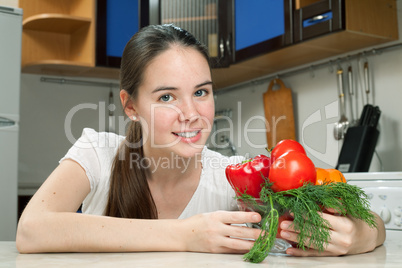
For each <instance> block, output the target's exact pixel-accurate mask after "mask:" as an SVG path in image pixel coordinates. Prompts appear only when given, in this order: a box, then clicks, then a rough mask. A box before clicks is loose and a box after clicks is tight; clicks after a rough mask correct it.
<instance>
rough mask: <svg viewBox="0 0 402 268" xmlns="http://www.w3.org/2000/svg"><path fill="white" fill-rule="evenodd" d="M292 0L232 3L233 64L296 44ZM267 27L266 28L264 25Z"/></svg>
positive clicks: (258, 0)
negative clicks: (294, 41)
mask: <svg viewBox="0 0 402 268" xmlns="http://www.w3.org/2000/svg"><path fill="white" fill-rule="evenodd" d="M292 3H293V2H292V0H253V1H249V0H233V1H232V5H233V6H234V8H233V11H234V13H233V15H232V14H230V16H229V17H232V20H233V21H234V23H233V28H232V30H231V32H233V33H234V36H233V39H234V41H233V48H232V50H233V51H235V53H234V55H233V56H234V57H233V62H241V61H243V60H246V59H249V58H252V57H255V56H258V55H261V54H266V53H269V52H272V51H274V50H277V49H281V48H283V47H285V46H288V45H290V44H292V43H293V32H292V29H293V27H292V16H293V15H292V14H293V8H292ZM264 25H265V26H264Z"/></svg>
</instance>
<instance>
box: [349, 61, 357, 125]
mask: <svg viewBox="0 0 402 268" xmlns="http://www.w3.org/2000/svg"><path fill="white" fill-rule="evenodd" d="M348 90H349V106H350V125H355V124H356V120H355V111H354V110H353V99H354V95H355V90H354V84H353V72H352V66H349V67H348Z"/></svg>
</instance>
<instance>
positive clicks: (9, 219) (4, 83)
mask: <svg viewBox="0 0 402 268" xmlns="http://www.w3.org/2000/svg"><path fill="white" fill-rule="evenodd" d="M21 38H22V9H19V8H14V7H5V6H0V241H12V240H15V234H16V229H17V217H18V212H17V211H18V132H19V126H18V123H19V110H20V76H21Z"/></svg>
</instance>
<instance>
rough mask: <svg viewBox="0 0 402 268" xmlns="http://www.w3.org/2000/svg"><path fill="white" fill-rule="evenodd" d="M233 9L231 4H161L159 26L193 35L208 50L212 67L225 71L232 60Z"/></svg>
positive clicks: (170, 0) (196, 0)
mask: <svg viewBox="0 0 402 268" xmlns="http://www.w3.org/2000/svg"><path fill="white" fill-rule="evenodd" d="M231 8H232V3H231V1H230V0H160V1H159V14H160V23H161V24H166V23H172V24H174V25H176V26H178V27H180V28H183V29H185V30H187V31H189V32H190V33H192V34H193V35H194V36H195V37H196V38H197V39H198V40H200V42H201V43H203V44H205V45H206V46H207V47H208V51H209V55H210V57H211V60H212V63H213V64H212V65H213V67H225V66H228V65H229V64H230V63H231V58H232V51H231V48H232V35H231V33H230V32H229V29H231V28H232V26H231V22H232V19H231V18H232V16H231V13H232V12H231Z"/></svg>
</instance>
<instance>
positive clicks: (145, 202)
mask: <svg viewBox="0 0 402 268" xmlns="http://www.w3.org/2000/svg"><path fill="white" fill-rule="evenodd" d="M173 44H178V45H181V46H184V47H192V48H194V49H196V50H198V51H199V52H200V53H201V54H202V55H203V56H204V57H205V59H206V60H207V61H208V63H209V57H208V52H207V49H206V47H205V46H203V45H202V44H201V43H200V42H199V41H198V40H197V39H196V38H194V36H193V35H191V34H190V33H189V32H187V31H185V30H183V29H181V28H178V27H176V26H174V25H171V24H169V25H151V26H147V27H144V28H142V29H141V30H140V31H139V32H138V33H136V34H135V35H134V36H133V37H132V38H131V39H130V40H129V41H128V43H127V45H126V47H125V48H124V51H123V55H122V60H121V68H120V89H121V90H126V91H127V92H128V93H129V94H130V95H131V98H132V99H133V100H136V98H137V95H138V88H139V86H140V84H141V83H142V81H143V78H144V77H143V75H144V72H145V70H146V68H147V66H148V64H149V62H150V61H151V60H153V59H154V58H155V57H156V56H158V55H160V54H161V53H162V52H164V51H166V50H168V49H169V48H170V47H171V46H172V45H173ZM143 159H144V152H143V147H142V130H141V124H140V123H139V122H131V123H130V126H129V127H128V130H127V134H126V139H125V141H124V142H123V143H122V144H121V145H120V147H119V149H118V151H117V154H116V156H115V158H114V161H113V166H112V172H111V178H110V188H109V197H108V203H107V206H106V209H105V215H107V216H112V217H121V218H137V219H157V218H158V212H157V209H156V205H155V202H154V200H153V198H152V194H151V191H150V189H149V186H148V182H147V176H148V172H149V171H148V170H147V169H146V168H144V167H143V166H141V163H143V161H142V160H143Z"/></svg>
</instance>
